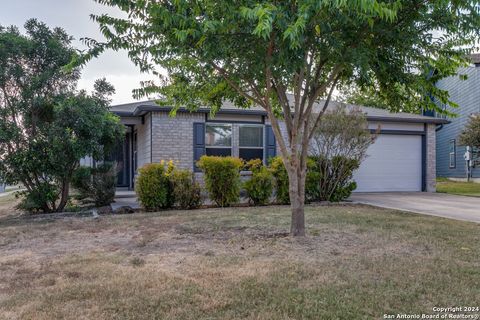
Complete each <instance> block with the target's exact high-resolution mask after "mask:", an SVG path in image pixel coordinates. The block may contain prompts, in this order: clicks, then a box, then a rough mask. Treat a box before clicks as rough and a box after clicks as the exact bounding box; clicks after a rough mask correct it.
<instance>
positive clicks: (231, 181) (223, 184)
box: [197, 156, 243, 207]
mask: <svg viewBox="0 0 480 320" xmlns="http://www.w3.org/2000/svg"><path fill="white" fill-rule="evenodd" d="M242 165H243V162H242V160H241V159H239V158H235V157H214V156H203V157H201V158H200V160H199V161H198V162H197V166H198V167H199V168H200V169H201V170H202V171H203V173H204V179H205V186H206V188H207V191H208V194H209V196H210V199H211V200H212V201H213V202H215V203H216V204H217V205H218V206H220V207H227V206H230V205H231V204H234V203H236V202H238V200H239V198H240V185H241V183H240V169H241V168H242Z"/></svg>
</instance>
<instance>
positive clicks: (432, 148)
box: [425, 124, 437, 192]
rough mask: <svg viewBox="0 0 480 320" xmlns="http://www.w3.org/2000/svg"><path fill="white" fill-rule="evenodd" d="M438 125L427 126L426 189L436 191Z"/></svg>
mask: <svg viewBox="0 0 480 320" xmlns="http://www.w3.org/2000/svg"><path fill="white" fill-rule="evenodd" d="M436 127H437V126H436V125H435V124H428V125H427V126H426V131H427V132H426V135H427V136H426V144H427V145H426V147H427V156H426V158H427V159H426V161H427V163H426V173H425V174H426V177H425V179H426V191H427V192H435V191H436V184H437V166H436V149H437V146H436V142H435V138H436V130H435V129H436Z"/></svg>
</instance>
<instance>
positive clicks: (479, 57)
mask: <svg viewBox="0 0 480 320" xmlns="http://www.w3.org/2000/svg"><path fill="white" fill-rule="evenodd" d="M470 59H471V60H472V63H474V64H480V53H472V54H471V55H470Z"/></svg>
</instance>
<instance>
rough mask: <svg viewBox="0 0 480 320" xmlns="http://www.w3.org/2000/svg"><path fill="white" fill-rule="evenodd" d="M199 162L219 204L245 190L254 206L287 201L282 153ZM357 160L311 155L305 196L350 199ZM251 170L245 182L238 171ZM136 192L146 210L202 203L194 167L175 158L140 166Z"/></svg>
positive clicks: (234, 199)
mask: <svg viewBox="0 0 480 320" xmlns="http://www.w3.org/2000/svg"><path fill="white" fill-rule="evenodd" d="M197 166H198V167H199V168H200V169H201V170H202V171H203V173H204V175H203V177H204V181H205V188H206V190H207V192H208V194H209V197H210V199H211V200H212V201H213V202H214V203H215V204H216V205H217V206H219V207H227V206H230V205H232V204H235V203H237V202H238V201H239V199H240V191H241V189H242V188H243V189H244V190H245V192H246V195H247V197H248V199H249V202H250V203H251V204H254V205H267V204H269V203H270V202H271V200H272V195H273V194H274V195H275V202H276V203H280V204H289V203H290V197H289V188H288V174H287V170H286V169H285V166H284V164H283V160H282V159H281V158H280V157H275V158H272V159H271V160H270V162H269V165H268V166H265V165H263V163H262V161H261V160H252V161H249V162H247V163H244V162H243V161H242V160H241V159H239V158H235V157H214V156H203V157H201V159H200V160H199V161H198V163H197ZM358 166H359V164H358V162H357V161H353V160H349V159H346V158H344V157H335V158H333V159H325V158H321V157H310V158H309V159H308V163H307V168H308V169H307V177H306V185H305V200H306V201H307V202H311V201H333V202H338V201H341V200H344V199H346V198H348V197H349V196H350V194H351V192H352V191H353V190H354V189H355V188H356V184H355V182H354V181H352V179H351V178H352V175H353V171H354V170H355V169H357V168H358ZM241 170H249V171H251V173H252V176H251V178H250V179H249V180H248V181H246V182H244V183H242V182H241V179H240V171H241ZM139 173H140V175H139V177H138V180H137V183H136V192H137V194H138V197H139V200H140V202H141V204H142V205H143V206H144V207H145V208H146V209H147V210H152V211H153V210H159V209H165V208H170V207H172V206H174V205H176V206H178V207H180V208H183V209H191V208H197V207H198V206H200V204H201V196H200V192H201V190H200V186H199V184H198V183H197V182H195V179H194V175H193V173H192V172H191V171H188V170H180V169H177V168H176V167H175V165H174V164H173V162H171V161H170V162H168V163H165V162H163V161H162V162H161V163H152V164H147V165H146V166H144V167H143V168H141V169H140V170H139Z"/></svg>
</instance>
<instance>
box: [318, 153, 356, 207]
mask: <svg viewBox="0 0 480 320" xmlns="http://www.w3.org/2000/svg"><path fill="white" fill-rule="evenodd" d="M312 158H313V159H314V160H315V162H316V163H317V165H316V168H318V170H319V174H320V179H319V180H318V187H319V188H318V189H319V194H318V197H317V200H320V201H332V202H338V201H342V200H345V199H347V198H348V197H349V196H350V195H351V193H352V191H353V190H355V189H356V187H357V184H356V183H355V182H354V181H352V176H353V172H354V171H355V170H356V169H358V167H359V165H360V162H359V161H358V160H356V159H349V158H346V157H342V156H336V157H334V158H332V159H331V160H329V159H326V158H325V157H312Z"/></svg>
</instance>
